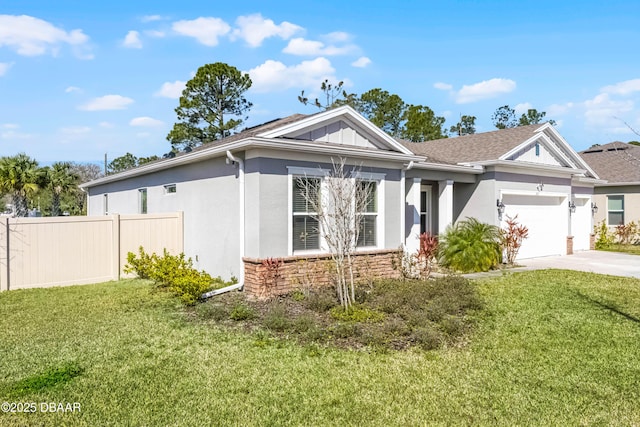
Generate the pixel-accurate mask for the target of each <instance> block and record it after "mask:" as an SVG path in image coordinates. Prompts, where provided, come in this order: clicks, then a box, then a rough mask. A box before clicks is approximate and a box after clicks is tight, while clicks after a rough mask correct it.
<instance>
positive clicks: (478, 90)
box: [456, 79, 516, 104]
mask: <svg viewBox="0 0 640 427" xmlns="http://www.w3.org/2000/svg"><path fill="white" fill-rule="evenodd" d="M515 88H516V82H514V81H513V80H510V79H491V80H484V81H481V82H479V83H475V84H472V85H464V86H462V88H461V89H460V90H459V91H458V93H457V95H456V103H458V104H469V103H471V102H476V101H480V100H483V99H490V98H495V97H497V96H499V95H502V94H505V93H509V92H513V91H514V90H515Z"/></svg>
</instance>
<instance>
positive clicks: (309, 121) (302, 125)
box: [257, 105, 413, 154]
mask: <svg viewBox="0 0 640 427" xmlns="http://www.w3.org/2000/svg"><path fill="white" fill-rule="evenodd" d="M338 117H346V118H349V119H351V121H352V122H355V123H356V124H358V125H360V126H362V127H364V128H365V130H367V131H368V132H369V133H371V134H373V135H374V136H376V137H378V138H380V139H381V140H383V141H384V142H385V143H386V144H387V145H389V147H391V148H393V149H394V150H397V151H399V152H400V153H403V154H413V153H412V152H411V150H409V149H408V148H406V147H405V146H404V145H402V144H400V143H399V142H398V141H396V140H395V139H394V138H392V137H391V136H389V135H388V134H387V133H385V132H384V131H382V129H380V128H379V127H377V126H376V125H374V124H373V123H371V122H370V121H369V120H367V119H365V118H364V117H362V115H361V114H359V113H358V112H356V110H354V109H353V108H351V107H349V106H348V105H344V106H342V107H338V108H334V109H332V110H327V111H324V112H322V113H318V114H314V115H313V116H311V117H308V118H306V119H302V120H299V121H297V122H294V123H291V124H288V125H284V126H282V127H279V128H276V129H273V130H269V131H266V132H262V133H260V134H258V135H257V136H258V137H262V138H277V137H281V136H284V135H287V134H290V133H295V132H299V131H302V130H304V129H306V128H310V127H314V126H316V125H319V124H322V123H324V122H326V121H329V120H332V119H336V118H338Z"/></svg>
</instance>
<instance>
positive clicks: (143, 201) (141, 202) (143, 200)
mask: <svg viewBox="0 0 640 427" xmlns="http://www.w3.org/2000/svg"><path fill="white" fill-rule="evenodd" d="M138 213H141V214H146V213H147V189H146V188H141V189H139V190H138Z"/></svg>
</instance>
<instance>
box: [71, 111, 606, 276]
mask: <svg viewBox="0 0 640 427" xmlns="http://www.w3.org/2000/svg"><path fill="white" fill-rule="evenodd" d="M340 158H346V159H347V161H348V163H349V164H351V165H355V167H357V168H359V169H360V173H359V174H358V175H357V179H360V180H365V181H368V182H371V183H373V184H374V186H373V188H374V190H373V196H372V197H373V198H374V199H375V203H371V204H370V206H374V208H372V209H371V210H368V211H367V213H366V217H367V219H366V221H365V224H364V227H363V228H364V229H363V233H364V237H362V238H361V239H360V242H359V245H358V246H359V250H360V251H363V253H367V254H369V255H371V256H375V257H376V263H378V262H382V261H385V262H387V264H386V265H391V263H390V262H388V261H389V260H390V258H391V257H392V256H394V255H395V254H396V253H397V250H398V248H399V247H400V246H404V247H405V248H407V250H409V251H414V250H415V249H416V248H417V246H418V236H419V234H420V233H422V232H431V233H434V234H435V233H439V232H442V231H443V230H444V229H445V228H446V227H447V226H448V225H450V224H452V223H453V222H455V221H457V220H461V219H464V218H465V217H476V218H478V219H479V220H481V221H483V222H487V223H490V224H495V225H498V226H500V225H503V224H504V222H503V221H504V219H505V217H506V215H511V216H515V215H518V220H519V221H520V222H521V223H523V224H524V225H526V226H527V227H529V230H530V232H529V236H530V237H529V239H527V241H525V243H524V245H523V247H522V252H521V258H526V257H531V256H543V255H556V254H565V253H567V239H568V238H570V236H574V237H573V239H574V240H573V245H574V246H573V247H574V248H575V249H576V250H583V249H588V248H589V235H590V232H591V210H590V205H591V194H592V192H593V186H594V183H595V182H596V181H597V175H596V174H595V173H594V172H593V171H592V170H591V169H590V168H589V167H588V166H587V165H586V163H584V161H583V160H582V159H581V158H580V157H579V156H578V155H577V153H576V152H575V151H574V150H573V149H572V148H571V147H570V146H569V144H567V142H566V141H565V140H564V139H563V138H562V137H561V136H560V134H558V132H557V131H556V130H555V129H554V128H553V127H552V126H551V125H548V124H542V125H532V126H525V127H520V128H515V129H506V130H502V131H496V132H488V133H484V134H477V135H469V136H463V137H458V138H451V139H446V140H440V141H429V142H425V143H419V144H416V143H408V142H399V141H397V140H395V139H394V138H392V137H390V136H389V135H387V134H386V133H384V132H383V131H382V130H380V129H379V128H377V127H376V126H374V125H373V124H372V123H371V122H369V121H368V120H366V119H365V118H363V117H362V116H361V115H360V114H358V113H357V112H356V111H354V110H353V109H351V108H350V107H348V106H345V107H340V108H336V109H333V110H329V111H325V112H321V113H317V114H313V115H294V116H290V117H287V118H285V119H280V120H275V121H273V122H269V123H266V124H264V125H260V126H256V127H254V128H250V129H247V130H245V131H243V132H241V133H239V134H236V135H233V136H231V137H228V138H225V139H223V140H220V141H217V142H215V143H210V144H206V145H204V146H201V147H198V148H197V149H194V150H193V151H191V152H189V153H181V154H178V155H177V156H176V157H175V158H172V159H163V160H160V161H157V162H154V163H149V164H146V165H143V166H140V167H137V168H135V169H130V170H127V171H124V172H121V173H118V174H114V175H109V176H106V177H104V178H100V179H98V180H95V181H92V182H89V183H86V184H84V185H83V187H84V188H85V189H86V190H87V192H88V214H89V215H105V214H110V213H120V214H129V213H155V212H167V211H178V210H180V211H183V212H184V228H185V229H184V236H185V245H184V247H185V252H186V254H187V255H188V256H190V257H193V258H194V260H195V261H196V265H197V266H198V267H199V268H204V269H206V270H207V271H209V272H210V273H212V274H214V275H218V274H220V275H222V276H226V277H228V276H231V275H235V276H238V277H239V278H240V279H241V280H242V279H243V278H244V277H243V276H244V274H245V270H246V271H247V272H249V270H248V267H247V265H249V264H251V263H253V264H252V265H255V264H256V262H258V261H259V260H261V259H265V258H269V257H278V258H285V260H289V261H292V262H293V261H294V260H298V259H300V257H316V256H318V254H323V253H326V248H325V247H324V245H323V240H322V235H321V234H320V235H319V234H318V233H317V227H316V222H315V220H314V218H313V213H312V212H308V211H306V208H305V204H304V203H299V202H300V200H301V198H300V189H299V188H298V186H297V179H298V178H300V177H302V178H304V179H308V180H318V182H321V181H322V179H323V177H324V176H325V174H326V173H327V172H328V171H330V170H331V168H332V160H338V159H340ZM574 204H575V212H574V213H571V210H570V205H571V206H573V205H574ZM498 205H500V206H504V207H503V208H501V207H500V206H498ZM501 209H504V212H503V213H504V214H501V212H500V211H501ZM569 240H571V239H569ZM243 260H244V261H243ZM256 277H257V276H256V275H255V274H253V273H252V274H249V273H247V282H249V281H256V280H258V279H257V278H256Z"/></svg>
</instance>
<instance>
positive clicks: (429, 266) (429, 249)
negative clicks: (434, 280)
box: [416, 233, 438, 279]
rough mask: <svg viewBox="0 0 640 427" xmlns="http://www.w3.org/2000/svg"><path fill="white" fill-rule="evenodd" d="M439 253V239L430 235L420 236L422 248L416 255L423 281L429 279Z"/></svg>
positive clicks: (419, 248) (420, 247) (423, 234)
mask: <svg viewBox="0 0 640 427" xmlns="http://www.w3.org/2000/svg"><path fill="white" fill-rule="evenodd" d="M437 253H438V237H436V236H432V235H431V234H430V233H422V234H421V235H420V246H419V247H418V252H417V253H416V261H417V266H418V269H419V271H420V277H421V278H422V279H427V278H429V276H430V275H431V270H433V264H434V262H435V258H436V255H437Z"/></svg>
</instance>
